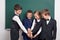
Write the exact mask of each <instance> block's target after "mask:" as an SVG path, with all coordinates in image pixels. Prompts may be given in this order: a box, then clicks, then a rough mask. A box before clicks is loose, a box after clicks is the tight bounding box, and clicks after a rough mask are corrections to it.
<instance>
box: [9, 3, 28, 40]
mask: <svg viewBox="0 0 60 40" xmlns="http://www.w3.org/2000/svg"><path fill="white" fill-rule="evenodd" d="M21 12H22V7H21V6H20V5H19V4H16V5H15V6H14V13H15V15H14V17H13V18H12V27H11V30H10V34H11V40H18V39H19V29H20V28H21V29H22V30H23V31H24V32H25V33H26V34H27V30H26V29H25V28H24V26H23V24H22V22H21V20H20V19H19V15H20V14H21Z"/></svg>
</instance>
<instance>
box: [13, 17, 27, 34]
mask: <svg viewBox="0 0 60 40" xmlns="http://www.w3.org/2000/svg"><path fill="white" fill-rule="evenodd" d="M13 20H14V21H16V22H17V23H18V25H19V26H20V28H21V29H22V30H23V31H24V32H25V33H26V34H27V30H26V29H25V27H24V26H23V24H22V22H21V20H20V19H19V17H18V16H14V17H13Z"/></svg>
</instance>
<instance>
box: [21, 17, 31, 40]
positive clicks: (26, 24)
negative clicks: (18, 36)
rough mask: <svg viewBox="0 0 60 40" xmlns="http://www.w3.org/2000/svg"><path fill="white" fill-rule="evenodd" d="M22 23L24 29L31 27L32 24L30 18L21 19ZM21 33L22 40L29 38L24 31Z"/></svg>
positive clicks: (28, 39) (29, 39)
mask: <svg viewBox="0 0 60 40" xmlns="http://www.w3.org/2000/svg"><path fill="white" fill-rule="evenodd" d="M23 25H24V26H25V28H26V30H28V28H31V26H32V19H28V18H25V19H24V20H23ZM22 35H23V39H24V40H31V38H29V37H28V36H27V35H26V34H25V33H24V32H23V33H22Z"/></svg>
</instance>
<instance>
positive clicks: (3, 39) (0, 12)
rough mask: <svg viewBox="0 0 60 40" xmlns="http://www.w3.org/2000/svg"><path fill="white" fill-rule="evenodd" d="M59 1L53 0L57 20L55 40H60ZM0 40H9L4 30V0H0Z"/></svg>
mask: <svg viewBox="0 0 60 40" xmlns="http://www.w3.org/2000/svg"><path fill="white" fill-rule="evenodd" d="M59 3H60V0H55V19H56V20H57V40H60V5H59ZM0 40H10V34H9V31H6V30H5V0H0Z"/></svg>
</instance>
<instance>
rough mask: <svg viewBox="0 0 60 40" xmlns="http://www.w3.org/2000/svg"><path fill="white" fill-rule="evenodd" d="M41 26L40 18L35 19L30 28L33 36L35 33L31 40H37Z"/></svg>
mask: <svg viewBox="0 0 60 40" xmlns="http://www.w3.org/2000/svg"><path fill="white" fill-rule="evenodd" d="M41 26H42V20H41V19H39V20H36V19H35V26H34V29H33V30H32V32H33V36H34V35H35V34H36V35H37V37H35V38H33V39H32V40H38V35H39V34H40V32H41Z"/></svg>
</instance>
